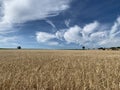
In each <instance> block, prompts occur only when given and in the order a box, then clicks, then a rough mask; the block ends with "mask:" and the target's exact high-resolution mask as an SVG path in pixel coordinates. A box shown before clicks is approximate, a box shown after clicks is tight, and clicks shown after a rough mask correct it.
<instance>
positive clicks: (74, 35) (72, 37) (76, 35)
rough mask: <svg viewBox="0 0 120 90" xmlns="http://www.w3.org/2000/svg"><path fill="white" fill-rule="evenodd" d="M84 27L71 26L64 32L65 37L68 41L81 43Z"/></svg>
mask: <svg viewBox="0 0 120 90" xmlns="http://www.w3.org/2000/svg"><path fill="white" fill-rule="evenodd" d="M81 32H82V29H81V28H80V27H79V26H74V27H71V28H69V29H68V30H67V31H66V32H65V33H64V39H65V40H66V41H67V42H68V43H78V44H79V43H80V42H81V41H82V33H81Z"/></svg>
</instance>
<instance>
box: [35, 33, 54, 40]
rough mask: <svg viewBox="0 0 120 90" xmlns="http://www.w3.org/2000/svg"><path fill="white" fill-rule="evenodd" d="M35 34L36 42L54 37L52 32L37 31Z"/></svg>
mask: <svg viewBox="0 0 120 90" xmlns="http://www.w3.org/2000/svg"><path fill="white" fill-rule="evenodd" d="M36 35H37V37H36V38H37V41H38V42H46V41H49V40H51V39H54V38H56V36H55V35H54V34H50V33H46V32H37V33H36Z"/></svg>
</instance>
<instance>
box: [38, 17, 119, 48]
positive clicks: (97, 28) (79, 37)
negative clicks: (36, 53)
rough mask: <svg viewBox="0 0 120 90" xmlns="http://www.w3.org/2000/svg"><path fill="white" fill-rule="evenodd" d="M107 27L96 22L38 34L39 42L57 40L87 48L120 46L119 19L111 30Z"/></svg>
mask: <svg viewBox="0 0 120 90" xmlns="http://www.w3.org/2000/svg"><path fill="white" fill-rule="evenodd" d="M108 28H109V27H108V26H107V25H103V24H101V23H99V22H97V21H94V22H92V23H89V24H86V25H85V26H84V27H83V28H81V27H80V26H78V25H75V26H73V27H69V28H67V29H64V30H60V31H57V32H56V33H54V34H49V33H47V34H46V36H45V37H44V35H45V34H44V33H41V35H40V34H39V37H42V38H39V37H38V36H37V37H38V38H37V39H39V40H40V41H42V40H43V41H46V42H47V41H50V39H58V40H60V41H64V42H66V43H67V44H69V43H74V44H79V45H85V46H88V47H93V46H94V47H96V46H106V47H111V46H118V45H120V36H119V35H120V17H118V18H117V20H116V21H115V23H114V24H113V26H111V29H108Z"/></svg>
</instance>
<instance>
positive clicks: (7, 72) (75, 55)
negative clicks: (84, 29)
mask: <svg viewBox="0 0 120 90" xmlns="http://www.w3.org/2000/svg"><path fill="white" fill-rule="evenodd" d="M0 90H120V51H101V50H99V51H98V50H84V51H82V50H76V51H75V50H0Z"/></svg>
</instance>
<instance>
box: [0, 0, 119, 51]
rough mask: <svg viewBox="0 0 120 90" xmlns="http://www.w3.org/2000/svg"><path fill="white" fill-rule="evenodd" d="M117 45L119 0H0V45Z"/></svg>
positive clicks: (75, 47) (78, 46)
mask: <svg viewBox="0 0 120 90" xmlns="http://www.w3.org/2000/svg"><path fill="white" fill-rule="evenodd" d="M17 46H21V47H23V48H40V49H79V48H81V47H82V46H85V47H86V48H98V47H116V46H120V0H0V48H16V47H17Z"/></svg>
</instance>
